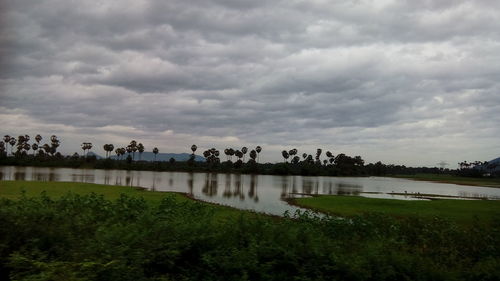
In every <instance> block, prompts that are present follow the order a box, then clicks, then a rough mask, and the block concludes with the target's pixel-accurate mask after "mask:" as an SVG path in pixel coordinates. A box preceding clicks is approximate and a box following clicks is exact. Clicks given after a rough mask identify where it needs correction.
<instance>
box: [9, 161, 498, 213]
mask: <svg viewBox="0 0 500 281" xmlns="http://www.w3.org/2000/svg"><path fill="white" fill-rule="evenodd" d="M0 179H2V180H14V179H15V180H37V181H73V182H86V183H99V184H107V185H122V186H140V187H144V188H148V189H151V190H157V191H176V192H184V193H187V194H189V195H191V196H193V197H194V198H197V199H201V200H205V201H210V202H214V203H219V204H225V205H230V206H234V207H237V208H242V209H252V210H256V211H263V212H268V213H273V214H282V213H283V212H284V211H286V210H289V211H294V210H295V209H296V208H295V207H292V206H289V205H287V203H286V202H284V201H283V200H282V199H286V198H289V197H294V196H311V195H317V194H332V195H335V194H341V195H360V196H365V197H377V198H396V199H408V200H410V199H415V197H416V196H415V194H417V193H421V194H425V195H426V196H428V195H429V194H438V195H441V196H443V197H444V196H453V197H452V198H455V197H465V198H473V197H474V198H488V199H495V198H496V199H499V198H500V189H495V188H486V187H470V186H457V185H450V184H437V183H429V182H417V181H409V180H402V179H393V178H331V177H301V176H268V175H241V174H215V173H175V172H156V171H155V172H153V171H121V170H93V169H67V168H34V167H14V166H1V167H0ZM219 190H220V191H221V192H219ZM420 197H423V196H420ZM417 199H422V198H417Z"/></svg>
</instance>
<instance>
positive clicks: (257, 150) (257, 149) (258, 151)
mask: <svg viewBox="0 0 500 281" xmlns="http://www.w3.org/2000/svg"><path fill="white" fill-rule="evenodd" d="M255 151H256V152H257V162H259V156H260V152H261V151H262V147H260V145H257V147H256V148H255Z"/></svg>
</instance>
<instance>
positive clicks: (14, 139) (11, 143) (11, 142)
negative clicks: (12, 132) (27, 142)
mask: <svg viewBox="0 0 500 281" xmlns="http://www.w3.org/2000/svg"><path fill="white" fill-rule="evenodd" d="M16 142H17V141H16V138H15V137H10V140H9V144H10V154H11V155H12V154H14V153H13V152H12V150H13V149H14V145H16Z"/></svg>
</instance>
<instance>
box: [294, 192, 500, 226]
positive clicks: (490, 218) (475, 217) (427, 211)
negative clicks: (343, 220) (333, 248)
mask: <svg viewBox="0 0 500 281" xmlns="http://www.w3.org/2000/svg"><path fill="white" fill-rule="evenodd" d="M292 203H295V204H297V205H300V206H303V207H306V208H310V209H313V210H317V211H321V212H325V213H329V214H333V215H338V216H343V217H352V216H356V215H363V214H367V213H374V212H376V213H381V214H384V215H390V216H393V217H396V218H403V217H404V218H407V217H414V218H419V219H423V220H432V219H434V217H436V216H437V217H441V218H444V219H447V220H450V221H453V222H455V223H457V224H460V225H467V226H472V225H473V224H474V223H476V222H482V223H485V224H491V223H493V222H494V221H495V220H496V219H498V218H500V201H497V200H432V201H422V200H394V199H377V198H365V197H358V196H330V195H325V196H317V197H311V198H297V199H294V200H293V201H292Z"/></svg>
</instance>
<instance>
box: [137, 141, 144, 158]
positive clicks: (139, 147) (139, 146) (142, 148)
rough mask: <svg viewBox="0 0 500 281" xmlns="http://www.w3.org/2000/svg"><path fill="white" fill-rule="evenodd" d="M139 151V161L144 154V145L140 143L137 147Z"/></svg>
mask: <svg viewBox="0 0 500 281" xmlns="http://www.w3.org/2000/svg"><path fill="white" fill-rule="evenodd" d="M137 150H138V151H139V161H140V160H141V158H142V153H143V152H144V145H143V144H142V143H139V144H138V145H137Z"/></svg>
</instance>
